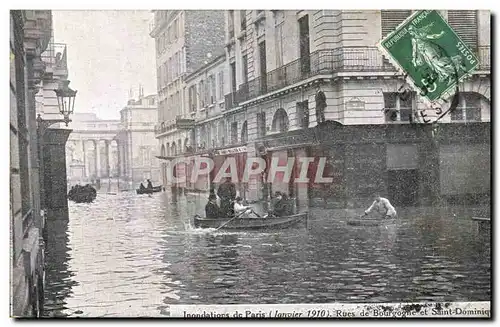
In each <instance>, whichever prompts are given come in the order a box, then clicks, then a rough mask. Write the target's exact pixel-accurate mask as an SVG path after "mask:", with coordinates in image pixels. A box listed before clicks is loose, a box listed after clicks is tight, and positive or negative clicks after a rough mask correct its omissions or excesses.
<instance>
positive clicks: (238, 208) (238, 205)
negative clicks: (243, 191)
mask: <svg viewBox="0 0 500 327" xmlns="http://www.w3.org/2000/svg"><path fill="white" fill-rule="evenodd" d="M251 212H253V210H252V207H250V206H245V205H243V199H242V198H241V197H240V196H238V197H236V199H235V201H234V215H235V217H239V218H249V216H248V215H249V214H250V213H251Z"/></svg>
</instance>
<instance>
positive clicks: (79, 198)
mask: <svg viewBox="0 0 500 327" xmlns="http://www.w3.org/2000/svg"><path fill="white" fill-rule="evenodd" d="M96 197H97V191H96V189H95V188H93V187H92V186H90V185H85V186H81V185H79V184H78V185H75V186H74V187H72V188H71V190H70V191H69V192H68V200H70V201H73V202H76V203H91V202H93V201H94V200H95V199H96Z"/></svg>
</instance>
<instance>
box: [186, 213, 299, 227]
mask: <svg viewBox="0 0 500 327" xmlns="http://www.w3.org/2000/svg"><path fill="white" fill-rule="evenodd" d="M308 217H309V213H308V212H302V213H297V214H294V215H290V216H282V217H276V216H268V217H259V218H254V217H250V218H246V217H241V218H240V217H232V218H231V217H229V218H215V219H209V218H203V217H200V216H198V215H196V216H194V226H195V227H196V228H216V229H225V230H248V229H273V228H285V227H289V226H292V225H295V224H297V223H299V222H305V223H307V219H308Z"/></svg>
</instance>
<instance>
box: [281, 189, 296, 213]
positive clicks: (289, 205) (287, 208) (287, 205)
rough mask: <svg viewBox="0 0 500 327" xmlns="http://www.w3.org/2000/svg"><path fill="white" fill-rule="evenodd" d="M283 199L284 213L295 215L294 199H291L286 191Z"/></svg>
mask: <svg viewBox="0 0 500 327" xmlns="http://www.w3.org/2000/svg"><path fill="white" fill-rule="evenodd" d="M282 201H283V203H284V205H285V209H284V215H285V216H291V215H293V214H294V213H293V206H292V199H290V198H289V197H288V195H287V194H286V193H283V194H282Z"/></svg>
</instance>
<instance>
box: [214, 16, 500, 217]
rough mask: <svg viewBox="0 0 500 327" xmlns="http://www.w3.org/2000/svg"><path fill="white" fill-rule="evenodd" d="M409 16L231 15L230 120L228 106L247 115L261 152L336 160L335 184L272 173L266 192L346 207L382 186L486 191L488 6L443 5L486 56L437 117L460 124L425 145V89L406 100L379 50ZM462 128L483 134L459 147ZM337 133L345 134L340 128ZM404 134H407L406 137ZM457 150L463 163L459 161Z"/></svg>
mask: <svg viewBox="0 0 500 327" xmlns="http://www.w3.org/2000/svg"><path fill="white" fill-rule="evenodd" d="M411 13H412V12H411V10H361V11H347V10H295V11H293V10H229V11H227V12H226V33H225V34H226V35H225V39H226V46H225V47H226V56H227V60H226V64H227V65H228V67H227V70H228V73H229V81H228V82H229V84H230V86H229V89H230V93H229V94H227V95H226V101H225V103H226V106H225V113H224V116H225V117H226V119H228V120H231V119H232V118H231V114H234V115H242V113H244V115H245V117H246V119H245V121H246V124H247V125H246V130H247V133H248V138H249V140H250V141H251V142H254V144H255V147H254V149H255V152H254V153H252V155H259V156H261V155H262V156H264V157H265V158H267V160H270V158H272V157H279V158H280V160H282V161H284V162H286V158H287V157H295V158H300V157H305V156H315V157H321V156H324V157H327V158H328V162H327V169H326V170H327V171H328V172H325V174H331V176H330V177H331V178H333V182H332V183H330V185H328V186H325V185H315V184H314V183H310V184H308V185H299V184H295V183H293V182H291V183H289V182H284V181H274V182H273V183H272V185H269V187H270V188H271V189H269V190H267V191H265V192H268V191H272V192H274V191H277V190H280V191H285V192H288V193H291V194H292V195H293V196H294V197H296V198H298V199H302V200H303V201H309V200H312V202H314V201H316V199H321V201H323V200H325V201H326V202H328V201H329V202H330V204H329V205H333V206H338V207H346V206H347V207H348V206H355V205H359V204H360V203H362V205H365V204H367V203H368V202H367V201H369V197H370V196H371V194H373V193H374V192H382V193H383V194H387V195H388V196H390V197H391V198H393V199H394V202H395V203H396V205H417V204H427V203H434V202H435V200H436V199H443V198H447V199H455V200H456V201H459V199H462V200H463V199H465V198H467V199H469V198H471V197H474V194H476V195H477V194H479V195H480V196H483V195H484V194H489V189H490V188H489V179H490V170H489V158H490V154H489V150H488V149H489V135H487V133H486V132H485V130H487V129H488V128H489V126H490V125H489V121H490V85H491V82H490V80H491V77H490V44H491V39H490V19H491V18H490V13H489V11H471V10H466V11H464V10H449V11H441V14H442V15H443V16H444V18H445V19H446V20H448V22H449V24H450V25H451V26H452V27H453V28H454V29H455V31H456V32H457V34H458V35H459V36H460V37H462V39H463V40H464V41H465V42H466V43H467V44H468V45H469V47H470V48H471V49H472V50H473V51H475V52H476V54H477V56H478V58H479V59H480V64H479V67H478V69H477V70H476V72H475V73H474V74H473V76H472V77H471V78H469V79H467V80H466V81H464V82H462V83H460V91H461V94H460V99H459V106H458V108H457V110H455V111H454V112H453V113H452V114H450V115H447V116H445V117H444V118H443V119H441V120H440V123H441V124H439V125H445V124H446V123H450V124H453V127H444V126H443V127H442V128H441V127H438V128H441V129H442V130H443V133H442V134H440V137H443V138H444V139H443V140H442V142H443V143H442V144H440V145H439V146H436V147H433V148H427V147H425V146H423V145H422V144H429V142H428V141H429V140H427V139H426V138H427V137H430V138H438V137H437V136H436V135H437V133H431V132H429V128H431V127H430V126H424V122H423V121H422V120H423V119H422V114H421V112H422V111H424V110H425V109H426V105H424V103H423V102H422V100H421V99H420V98H419V97H418V96H417V95H416V94H412V96H410V97H409V98H408V99H407V100H405V101H402V100H400V98H399V97H397V92H398V90H399V88H400V87H401V85H402V84H403V76H401V74H398V73H397V72H396V70H395V68H394V67H393V66H392V65H391V64H390V63H388V61H387V60H385V59H384V58H383V56H382V54H381V53H380V52H379V51H378V49H377V48H376V44H377V42H378V41H379V40H381V39H382V37H383V36H385V35H387V34H388V33H389V32H390V31H392V30H393V29H394V28H396V27H397V26H398V25H399V24H400V23H402V22H403V21H404V19H406V18H407V17H408V16H409V15H411ZM425 114H426V115H427V118H428V119H431V120H434V119H436V118H437V115H436V114H435V113H434V112H433V111H431V110H428V109H427V111H426V112H425ZM235 120H239V121H241V120H240V119H237V118H236V119H235ZM323 121H324V122H325V123H324V124H321V122H323ZM318 123H320V124H318ZM321 125H323V126H321ZM316 126H318V128H315V127H316ZM419 129H421V130H422V131H424V130H425V131H426V132H425V133H423V132H418V131H419ZM454 129H456V130H459V129H460V130H463V131H468V132H467V134H468V135H476V136H477V137H478V138H475V139H474V141H472V140H469V141H470V142H472V143H470V144H469V143H467V142H466V144H460V138H459V137H456V135H455V136H453V135H454V134H453V133H452V130H454ZM332 130H335V131H337V134H338V135H339V136H338V137H337V136H335V134H334V135H332V134H331V133H330V131H332ZM369 130H373V133H374V134H373V135H377V136H376V137H375V136H373V137H375V139H372V138H371V137H367V138H365V139H363V138H361V137H360V136H358V135H364V134H363V133H368V132H367V131H369ZM395 131H399V132H401V133H403V134H404V133H406V134H404V136H401V140H398V137H397V136H396V134H394V133H396V132H395ZM444 131H447V132H444ZM377 133H378V134H377ZM391 133H392V134H391ZM427 133H430V134H427ZM447 133H450V134H447ZM485 133H486V134H485ZM327 135H328V138H327V137H326V136H327ZM341 135H344V139H342V138H341V137H340V136H341ZM347 135H351V136H352V137H353V138H354V139H355V140H357V141H356V142H357V143H356V144H355V145H352V144H346V142H347V143H351V142H352V141H348V139H349V137H348V136H347ZM390 135H392V136H391V137H390ZM410 135H412V136H410ZM424 135H427V136H424ZM429 135H431V136H429ZM479 135H481V136H482V137H483V138H481V137H479ZM453 137H455V139H454V138H453ZM452 139H453V140H452ZM368 140H369V141H368ZM434 140H435V139H434ZM368 143H370V144H368ZM431 143H432V142H431ZM476 143H479V144H480V145H478V144H476ZM471 144H475V145H474V146H472V145H471ZM478 149H481V150H478ZM478 151H479V152H478ZM479 153H481V154H479ZM458 154H459V155H458ZM370 156H372V157H370ZM457 156H458V157H460V160H461V162H462V164H457V163H456V159H457V158H458V157H457ZM431 157H432V158H433V159H432V160H431V159H430V158H431ZM394 158H396V159H394ZM425 158H429V161H426V160H425ZM435 160H438V161H439V162H440V164H439V165H437V166H436V165H434V166H433V167H434V168H433V167H431V166H425V165H423V164H422V165H421V164H419V162H424V161H425V162H430V161H432V162H434V161H435ZM478 162H479V163H480V165H479V166H476V167H475V166H474V163H478ZM374 163H376V164H374ZM314 165H317V163H313V164H312V166H314ZM436 167H439V168H436ZM296 168H298V167H296ZM433 169H437V171H435V170H433ZM311 171H315V169H311ZM429 176H433V177H432V178H431V177H429ZM456 176H463V177H464V178H463V179H462V180H463V182H460V183H459V182H454V181H455V180H456V179H457V177H456ZM415 183H417V184H416V185H418V187H415ZM432 183H437V186H436V185H434V184H433V185H431V184H432ZM404 185H407V186H404ZM264 189H265V188H264ZM415 192H416V193H415ZM450 201H452V200H450ZM460 201H461V200H460ZM464 201H465V200H464Z"/></svg>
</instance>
